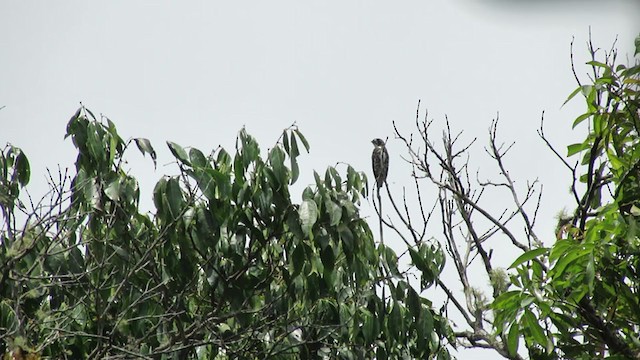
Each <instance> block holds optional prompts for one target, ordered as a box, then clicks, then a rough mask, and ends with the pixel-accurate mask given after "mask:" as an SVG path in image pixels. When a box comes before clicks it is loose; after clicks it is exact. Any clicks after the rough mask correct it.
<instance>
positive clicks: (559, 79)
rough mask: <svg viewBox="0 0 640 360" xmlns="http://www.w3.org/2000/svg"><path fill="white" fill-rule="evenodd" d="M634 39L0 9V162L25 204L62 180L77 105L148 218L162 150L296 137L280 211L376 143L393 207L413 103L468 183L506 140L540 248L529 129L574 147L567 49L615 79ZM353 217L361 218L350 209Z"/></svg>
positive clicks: (473, 26) (498, 25) (438, 0)
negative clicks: (20, 184)
mask: <svg viewBox="0 0 640 360" xmlns="http://www.w3.org/2000/svg"><path fill="white" fill-rule="evenodd" d="M639 24H640V5H638V3H637V2H635V1H632V0H629V1H623V0H620V1H615V0H613V1H608V2H607V4H606V6H604V5H602V3H600V2H597V1H581V2H579V1H565V2H558V1H537V2H536V1H524V0H520V1H506V0H503V1H499V0H493V1H491V0H433V1H401V2H389V1H341V2H331V1H327V2H320V1H313V2H312V1H271V2H262V1H242V2H240V1H234V2H217V1H208V2H207V1H180V2H175V1H109V2H89V1H56V2H41V1H31V0H28V1H20V2H17V1H6V0H0V107H2V106H4V108H3V109H2V110H0V129H1V130H0V145H4V144H5V143H7V142H10V143H11V144H13V145H15V146H19V147H21V148H22V149H23V151H25V153H26V154H27V156H28V157H29V159H30V162H31V165H32V180H31V184H30V189H31V190H30V191H31V192H32V193H34V194H36V195H37V194H41V193H44V191H46V189H47V186H46V181H45V169H46V168H50V169H54V170H55V169H56V168H57V166H58V164H60V166H61V167H72V165H73V161H74V159H75V155H74V154H75V153H74V149H73V146H72V144H71V142H70V141H64V139H63V137H64V133H65V126H66V122H67V121H68V119H69V117H70V116H71V115H72V114H73V113H74V112H75V110H76V109H77V108H78V107H79V104H80V102H82V104H84V105H85V106H86V107H88V108H89V109H90V110H92V111H93V112H94V113H96V114H103V115H105V116H107V117H108V118H109V119H111V120H112V121H114V122H115V124H116V126H117V127H118V131H119V133H120V134H121V136H122V137H123V138H125V139H126V138H130V137H145V138H148V139H150V140H151V142H152V144H153V146H154V147H155V148H156V151H157V152H158V157H159V161H158V165H159V166H158V168H157V169H155V170H154V168H153V165H152V163H151V161H149V159H148V158H147V159H144V158H143V157H142V156H141V155H138V154H132V155H130V156H129V158H128V159H129V165H130V168H131V173H132V174H133V175H134V176H136V177H138V178H139V181H140V183H141V188H142V192H143V193H142V203H143V206H146V207H147V208H148V209H149V210H151V191H152V189H153V185H154V184H155V182H156V181H157V180H158V179H159V178H160V177H161V176H162V175H164V174H175V173H176V172H177V169H176V167H175V166H174V165H173V164H172V163H171V160H172V158H171V155H170V153H169V151H168V150H167V148H166V145H165V141H166V140H171V141H174V142H176V143H178V144H181V145H183V146H194V147H197V148H199V149H201V150H203V152H205V153H208V152H209V151H211V150H212V149H214V148H216V147H217V146H218V145H222V146H223V147H225V148H227V149H228V150H232V149H233V147H234V143H235V136H236V134H237V132H238V131H239V130H240V129H241V128H242V127H243V126H245V127H246V129H247V131H248V132H249V133H251V134H252V135H254V136H255V137H256V138H257V139H258V141H259V143H260V144H261V146H262V149H263V150H266V149H267V148H269V147H270V146H272V145H273V144H274V143H275V141H276V140H277V138H278V136H279V135H280V133H281V132H282V130H283V129H284V128H286V127H288V126H289V125H291V124H292V123H294V122H295V123H296V124H297V125H298V126H299V128H300V130H301V131H302V132H303V134H305V136H306V137H307V139H308V140H309V142H310V144H311V152H310V154H308V155H305V156H303V157H301V158H300V161H301V178H300V181H299V185H298V187H297V188H294V190H295V189H297V193H295V192H294V194H293V196H294V200H296V201H298V200H299V199H300V194H301V190H302V188H303V187H304V186H306V185H308V184H310V183H311V182H312V181H313V177H312V171H313V170H316V171H318V172H321V173H322V172H324V169H325V168H326V167H327V166H333V165H335V164H337V163H349V164H351V165H352V166H354V167H355V168H356V169H359V170H361V171H365V172H367V173H368V174H369V175H370V173H369V172H370V167H371V165H370V154H371V150H372V149H373V148H372V145H371V143H370V141H371V139H373V138H375V137H380V138H387V137H388V138H389V141H388V145H387V146H388V149H389V152H390V154H391V169H390V173H389V179H388V180H389V183H390V186H391V187H392V189H393V191H394V192H395V193H400V192H401V189H402V187H403V186H410V184H411V182H410V180H411V179H410V171H409V168H408V167H407V166H406V165H404V164H403V163H402V162H403V160H402V158H401V156H402V155H404V150H403V148H402V144H401V143H400V142H399V141H398V140H396V139H395V138H394V134H393V128H392V121H395V122H396V123H397V124H398V126H399V128H400V129H401V130H402V131H404V132H405V133H410V132H415V128H414V120H415V113H416V105H417V102H418V100H419V99H420V100H421V107H422V109H428V111H429V118H433V119H435V121H436V124H440V126H441V125H442V122H443V120H444V117H445V115H446V116H447V117H448V119H449V121H450V122H451V126H452V128H453V129H454V131H461V130H462V131H464V134H463V137H464V138H466V139H468V140H471V139H473V138H475V137H477V138H478V144H477V145H478V146H477V147H474V148H473V150H472V164H473V165H472V166H473V167H475V168H476V169H478V170H480V171H481V173H482V174H486V175H487V176H490V175H495V174H496V171H495V169H494V168H492V167H491V166H492V165H491V163H490V162H488V159H487V157H486V156H485V154H484V150H483V148H482V146H483V145H484V144H485V143H486V140H487V137H488V132H487V131H488V130H487V129H488V127H489V125H490V123H491V120H492V119H495V118H496V116H498V114H499V117H500V125H499V134H500V137H501V139H503V140H504V141H505V142H507V143H510V142H512V141H515V145H514V149H513V150H512V153H511V155H510V157H509V158H508V163H507V165H508V166H509V168H510V169H511V171H512V173H511V175H512V176H513V177H515V178H517V179H520V181H521V183H523V182H524V181H525V180H527V179H528V180H533V179H536V178H537V179H539V181H540V182H541V183H542V184H544V194H543V200H542V201H543V202H542V210H541V212H540V214H539V221H538V227H539V232H540V233H541V234H544V235H546V236H551V235H552V234H553V233H552V231H553V227H554V226H555V220H554V217H555V216H556V214H557V213H558V211H559V210H560V209H562V208H563V207H567V208H569V209H571V198H570V196H569V193H568V190H567V189H568V186H569V182H568V179H569V174H568V173H567V172H566V170H565V169H563V168H562V165H561V164H560V162H558V161H557V160H556V159H555V158H554V156H553V154H552V153H551V152H550V151H548V149H546V148H545V146H544V144H543V143H542V141H540V139H539V138H538V137H537V135H536V129H537V128H538V127H539V124H540V117H541V114H542V112H543V111H544V112H545V123H546V131H547V133H548V135H549V138H550V139H551V141H552V142H553V143H554V144H556V145H557V146H558V148H559V149H561V150H563V149H565V147H566V145H569V144H570V143H571V142H577V141H579V139H580V138H581V135H582V134H583V133H580V132H579V131H571V126H570V124H571V121H572V119H574V118H575V117H576V116H578V115H579V114H581V111H582V110H583V107H582V104H581V103H580V101H579V100H578V101H575V102H574V103H570V104H568V105H567V106H564V107H561V105H562V103H563V102H564V100H565V99H566V97H567V95H568V94H569V93H570V92H571V91H572V90H573V89H574V88H575V87H576V83H575V80H574V79H573V74H572V73H571V67H570V58H569V55H570V43H571V41H572V39H573V38H575V45H574V53H575V59H576V64H577V65H578V69H577V72H578V75H581V76H582V75H586V73H587V70H588V69H587V68H586V67H581V65H582V64H583V63H584V62H585V61H587V52H586V47H585V43H586V41H587V40H588V36H589V35H588V34H589V29H591V33H592V37H593V42H594V44H595V45H596V46H598V47H601V48H606V49H608V48H609V47H610V46H611V44H612V43H613V41H614V40H615V39H616V38H617V48H618V50H619V53H620V57H621V59H622V60H623V62H624V58H625V57H629V58H631V57H632V56H633V48H632V46H633V39H634V38H635V36H636V35H637V34H638V33H639V32H640V25H639ZM437 137H439V134H435V135H434V138H437ZM563 151H564V150H563ZM362 211H363V214H365V216H372V215H373V211H372V209H371V206H370V205H369V203H367V202H366V201H365V203H363V206H362ZM372 225H374V226H375V222H374V221H372ZM434 236H436V237H437V234H434ZM391 241H393V239H392V240H391ZM392 246H393V244H392ZM505 259H507V260H505V261H506V262H507V263H509V262H510V261H508V260H510V258H509V257H507V258H505ZM457 356H458V357H459V358H460V359H476V358H478V359H480V358H486V359H493V358H496V357H497V354H496V353H494V352H485V351H475V352H465V351H462V352H460V353H458V354H457Z"/></svg>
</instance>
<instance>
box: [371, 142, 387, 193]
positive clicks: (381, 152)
mask: <svg viewBox="0 0 640 360" xmlns="http://www.w3.org/2000/svg"><path fill="white" fill-rule="evenodd" d="M371 143H372V144H373V146H374V147H375V148H374V149H373V153H372V154H371V164H372V165H373V176H374V177H375V179H376V186H377V189H378V191H379V190H380V188H381V187H382V185H383V184H384V182H385V181H386V180H387V171H389V153H388V152H387V148H386V147H385V146H384V145H385V143H384V141H382V139H378V138H376V139H373V140H371Z"/></svg>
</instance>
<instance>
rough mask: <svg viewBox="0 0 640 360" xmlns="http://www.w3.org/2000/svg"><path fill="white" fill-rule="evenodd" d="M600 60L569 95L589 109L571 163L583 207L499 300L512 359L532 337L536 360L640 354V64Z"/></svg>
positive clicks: (521, 267) (611, 57)
mask: <svg viewBox="0 0 640 360" xmlns="http://www.w3.org/2000/svg"><path fill="white" fill-rule="evenodd" d="M638 40H640V38H638ZM637 42H638V41H637ZM637 45H638V49H639V50H640V43H639V44H637ZM636 53H638V51H637V52H636ZM591 55H592V60H591V61H590V62H588V63H587V64H588V65H590V67H591V69H592V77H591V80H590V82H589V83H587V84H583V83H581V82H580V80H578V79H576V80H578V83H579V86H578V88H577V89H576V90H575V91H574V92H573V93H572V94H571V95H570V96H569V98H568V99H567V101H569V100H571V99H572V98H574V97H575V96H576V95H578V94H582V95H583V96H584V99H585V102H586V107H587V110H586V112H585V113H584V114H582V115H580V116H579V117H577V118H576V119H575V121H574V122H573V126H574V127H576V126H579V125H584V124H587V123H588V135H587V137H586V139H585V140H584V141H583V142H581V143H578V144H573V145H570V146H568V154H567V156H568V158H569V160H566V161H565V160H563V161H565V165H566V166H567V168H568V169H569V170H570V171H571V173H572V174H573V183H572V185H571V189H572V190H571V191H572V193H573V195H574V197H575V201H576V208H575V211H574V212H573V214H571V215H564V216H561V218H560V219H559V224H558V229H557V237H558V238H557V241H556V242H555V243H554V244H553V245H552V246H551V247H550V248H538V249H535V250H531V251H530V252H527V253H525V254H523V255H522V256H521V257H519V258H518V259H517V260H516V261H515V262H514V264H513V265H512V266H511V267H512V268H514V269H515V270H516V271H517V275H513V276H512V277H511V281H512V283H513V287H512V288H511V290H510V291H507V292H505V293H503V294H502V295H500V296H499V297H498V298H497V299H496V300H495V302H494V303H493V308H494V310H495V312H496V322H495V326H496V327H497V330H498V332H499V333H503V334H505V336H504V337H505V339H506V341H507V342H508V347H509V350H510V352H511V354H515V353H516V351H517V349H518V345H519V342H520V340H521V339H522V338H524V344H525V345H526V347H527V349H528V351H529V354H530V356H531V358H536V359H558V358H570V359H593V358H595V357H602V358H604V357H607V358H609V359H626V358H638V357H640V338H639V335H638V334H639V333H640V232H639V231H638V230H639V229H640V182H639V181H640V113H639V109H640V64H638V63H636V64H634V65H633V66H629V67H627V66H625V65H617V64H616V61H615V60H616V56H615V51H612V52H610V53H607V54H605V56H604V59H598V56H597V55H598V52H597V51H596V50H594V49H593V47H591ZM574 158H577V159H578V161H577V162H576V165H575V166H572V165H570V163H569V161H571V159H574Z"/></svg>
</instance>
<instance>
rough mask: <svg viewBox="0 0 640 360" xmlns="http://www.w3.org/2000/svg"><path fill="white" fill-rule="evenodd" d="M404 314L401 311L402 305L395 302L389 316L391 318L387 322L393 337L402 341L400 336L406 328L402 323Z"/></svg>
mask: <svg viewBox="0 0 640 360" xmlns="http://www.w3.org/2000/svg"><path fill="white" fill-rule="evenodd" d="M402 320H403V319H402V312H401V311H400V303H398V302H394V303H393V308H392V309H391V314H389V318H388V320H387V326H388V328H389V332H390V333H391V334H390V335H391V337H392V338H394V339H396V340H400V334H401V332H402V329H403V327H404V324H403V321H402Z"/></svg>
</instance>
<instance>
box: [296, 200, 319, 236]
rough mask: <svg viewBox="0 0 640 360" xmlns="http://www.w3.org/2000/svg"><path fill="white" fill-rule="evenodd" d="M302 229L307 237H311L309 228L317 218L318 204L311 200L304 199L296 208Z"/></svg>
mask: <svg viewBox="0 0 640 360" xmlns="http://www.w3.org/2000/svg"><path fill="white" fill-rule="evenodd" d="M298 214H299V216H300V222H301V223H302V224H301V225H302V231H303V232H304V233H305V235H307V236H308V237H310V238H311V237H312V231H311V228H312V227H313V225H314V224H315V223H316V221H317V220H318V205H316V203H315V202H314V201H313V200H304V201H303V202H302V204H301V205H300V209H299V210H298Z"/></svg>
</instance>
